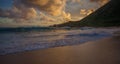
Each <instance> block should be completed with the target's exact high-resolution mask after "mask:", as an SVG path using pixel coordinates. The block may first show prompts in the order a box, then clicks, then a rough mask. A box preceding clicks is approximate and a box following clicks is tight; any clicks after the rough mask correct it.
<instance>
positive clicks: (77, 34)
mask: <svg viewBox="0 0 120 64" xmlns="http://www.w3.org/2000/svg"><path fill="white" fill-rule="evenodd" d="M119 32H120V28H119V27H109V28H93V27H81V28H70V27H62V28H56V27H18V28H0V55H6V54H11V53H18V52H24V51H31V50H38V49H46V48H52V47H59V46H68V45H77V44H83V43H86V42H89V41H95V40H100V39H103V38H107V37H112V36H116V34H117V33H119Z"/></svg>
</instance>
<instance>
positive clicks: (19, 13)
mask: <svg viewBox="0 0 120 64" xmlns="http://www.w3.org/2000/svg"><path fill="white" fill-rule="evenodd" d="M106 1H108V0H13V6H12V7H11V9H9V10H3V9H0V12H1V13H0V17H4V18H12V19H14V21H15V22H17V23H24V22H29V23H31V22H41V24H42V23H43V24H47V25H48V24H55V23H62V22H65V21H69V20H71V17H72V19H73V18H74V17H75V18H76V17H77V18H80V17H81V16H82V17H83V16H84V15H88V14H90V13H92V12H93V11H92V10H93V9H94V8H98V3H99V2H106ZM90 2H91V3H92V4H91V3H90ZM82 9H85V10H82Z"/></svg>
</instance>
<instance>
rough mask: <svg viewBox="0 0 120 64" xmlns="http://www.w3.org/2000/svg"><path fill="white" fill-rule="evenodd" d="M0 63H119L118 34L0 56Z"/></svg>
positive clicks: (119, 39)
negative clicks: (89, 40) (97, 39)
mask: <svg viewBox="0 0 120 64" xmlns="http://www.w3.org/2000/svg"><path fill="white" fill-rule="evenodd" d="M0 64H120V36H114V37H112V38H105V39H102V40H99V41H95V42H87V43H83V44H80V45H73V46H64V47H55V48H48V49H44V50H36V51H28V52H23V53H16V54H8V55H3V56H0Z"/></svg>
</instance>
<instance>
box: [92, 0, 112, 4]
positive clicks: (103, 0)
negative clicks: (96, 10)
mask: <svg viewBox="0 0 120 64" xmlns="http://www.w3.org/2000/svg"><path fill="white" fill-rule="evenodd" d="M90 1H91V2H98V3H99V4H101V5H104V4H106V3H107V2H108V1H110V0H90Z"/></svg>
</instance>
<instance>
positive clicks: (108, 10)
mask: <svg viewBox="0 0 120 64" xmlns="http://www.w3.org/2000/svg"><path fill="white" fill-rule="evenodd" d="M119 9H120V0H111V1H110V2H108V3H107V4H106V5H104V6H103V7H101V8H99V9H98V10H96V11H95V12H94V13H92V14H90V15H89V16H87V17H85V18H84V19H82V20H80V21H77V22H72V21H69V22H66V23H63V24H59V25H54V26H57V27H64V26H70V27H81V26H90V27H110V26H120V10H119Z"/></svg>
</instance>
